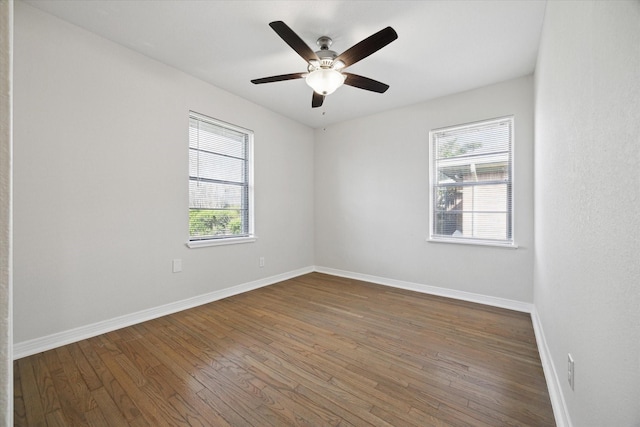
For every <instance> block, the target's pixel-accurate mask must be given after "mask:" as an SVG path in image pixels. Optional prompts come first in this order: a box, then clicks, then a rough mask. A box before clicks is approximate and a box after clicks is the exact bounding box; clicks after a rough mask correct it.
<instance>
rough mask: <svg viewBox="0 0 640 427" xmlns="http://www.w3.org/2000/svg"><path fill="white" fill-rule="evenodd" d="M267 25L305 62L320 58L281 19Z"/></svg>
mask: <svg viewBox="0 0 640 427" xmlns="http://www.w3.org/2000/svg"><path fill="white" fill-rule="evenodd" d="M269 26H270V27H271V28H273V31H275V32H276V33H278V35H279V36H280V38H282V40H284V41H285V43H287V44H288V45H289V46H291V48H292V49H293V50H295V51H296V52H297V53H298V55H300V56H301V57H302V59H304V60H305V61H307V62H309V61H311V60H316V61H319V60H320V58H318V55H316V53H315V52H314V51H313V50H312V49H311V48H310V47H309V46H307V44H306V43H305V42H304V41H303V40H302V39H301V38H300V37H299V36H298V35H297V34H296V33H294V32H293V30H292V29H291V28H289V26H288V25H287V24H285V23H284V22H282V21H273V22H270V23H269Z"/></svg>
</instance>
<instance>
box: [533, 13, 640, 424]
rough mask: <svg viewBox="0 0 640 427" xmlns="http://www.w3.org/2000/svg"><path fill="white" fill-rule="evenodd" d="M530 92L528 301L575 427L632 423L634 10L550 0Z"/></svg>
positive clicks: (637, 382)
mask: <svg viewBox="0 0 640 427" xmlns="http://www.w3.org/2000/svg"><path fill="white" fill-rule="evenodd" d="M535 94H536V96H535V98H536V104H535V105H536V107H535V113H536V124H535V132H536V143H535V176H536V189H535V198H536V206H535V230H536V234H535V247H536V249H535V267H534V273H535V275H534V277H535V278H534V303H535V306H536V308H537V311H538V314H539V317H540V320H541V323H542V326H543V329H544V334H545V336H546V344H547V346H548V348H549V353H550V356H551V359H552V362H553V365H554V367H555V370H556V373H557V378H558V382H559V384H560V390H561V394H562V395H563V396H564V400H565V402H566V406H567V408H568V410H569V411H568V412H569V417H570V419H571V422H572V424H573V425H574V426H579V427H587V426H594V427H596V426H617V427H631V426H638V425H640V227H639V225H640V224H639V220H638V214H639V212H640V2H638V1H626V2H557V1H550V2H549V3H548V4H547V11H546V17H545V24H544V30H543V35H542V41H541V47H540V52H539V56H538V64H537V70H536V92H535ZM567 353H571V354H572V355H573V357H574V360H575V372H576V374H575V391H572V390H571V389H570V387H569V386H568V382H567V379H566V361H567Z"/></svg>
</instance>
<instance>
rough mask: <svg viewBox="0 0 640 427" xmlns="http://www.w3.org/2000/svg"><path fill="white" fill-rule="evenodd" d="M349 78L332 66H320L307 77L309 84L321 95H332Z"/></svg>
mask: <svg viewBox="0 0 640 427" xmlns="http://www.w3.org/2000/svg"><path fill="white" fill-rule="evenodd" d="M346 78H347V76H345V75H344V74H342V73H341V72H340V71H337V70H333V69H331V68H319V69H317V70H315V71H312V72H310V73H309V74H307V76H306V77H305V81H306V82H307V84H308V85H309V86H310V87H311V88H312V89H313V90H314V91H315V92H316V93H318V94H320V95H325V96H326V95H330V94H332V93H333V92H335V91H336V89H338V88H339V87H340V86H342V84H343V83H344V80H345V79H346Z"/></svg>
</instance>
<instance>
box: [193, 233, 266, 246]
mask: <svg viewBox="0 0 640 427" xmlns="http://www.w3.org/2000/svg"><path fill="white" fill-rule="evenodd" d="M256 240H258V237H257V236H244V237H227V238H222V239H203V240H190V241H188V242H187V247H189V248H191V249H196V248H206V247H209V246H224V245H235V244H239V243H252V242H255V241H256Z"/></svg>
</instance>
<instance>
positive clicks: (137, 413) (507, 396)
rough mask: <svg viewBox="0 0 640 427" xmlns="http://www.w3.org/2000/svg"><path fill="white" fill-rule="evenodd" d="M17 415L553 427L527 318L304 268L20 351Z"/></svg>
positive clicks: (117, 420) (45, 421) (42, 421)
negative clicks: (182, 307) (40, 349)
mask: <svg viewBox="0 0 640 427" xmlns="http://www.w3.org/2000/svg"><path fill="white" fill-rule="evenodd" d="M14 382H15V384H14V401H15V402H14V408H15V420H16V425H20V426H57V425H61V426H62V425H96V426H132V427H137V426H154V427H155V426H179V425H185V426H187V425H189V426H222V427H228V426H243V427H244V426H255V427H270V426H288V425H302V426H342V427H352V426H376V427H378V426H382V427H385V426H386V427H390V426H408V427H418V426H420V427H423V426H436V427H462V426H472V427H482V426H502V425H506V426H523V427H526V426H531V427H534V426H535V427H546V426H554V425H555V422H554V419H553V411H552V410H551V405H550V401H549V395H548V391H547V388H546V383H545V378H544V374H543V371H542V365H541V362H540V358H539V355H538V351H537V346H536V342H535V334H534V333H533V327H532V324H531V318H530V317H529V315H527V314H525V313H518V312H514V311H510V310H504V309H500V308H495V307H488V306H483V305H478V304H474V303H470V302H466V301H456V300H451V299H447V298H444V297H438V296H432V295H425V294H419V293H415V292H412V291H408V290H402V289H393V288H389V287H385V286H381V285H376V284H371V283H366V282H361V281H358V280H352V279H346V278H340V277H334V276H329V275H326V274H320V273H311V274H306V275H303V276H300V277H296V278H293V279H290V280H286V281H283V282H281V283H278V284H274V285H271V286H268V287H264V288H260V289H257V290H254V291H251V292H246V293H243V294H239V295H235V296H233V297H229V298H225V299H223V300H219V301H216V302H213V303H210V304H205V305H202V306H199V307H195V308H193V309H190V310H186V311H183V312H179V313H175V314H172V315H169V316H164V317H160V318H157V319H153V320H150V321H148V322H144V323H141V324H138V325H134V326H131V327H127V328H123V329H120V330H117V331H112V332H109V333H106V334H103V335H99V336H96V337H93V338H89V339H86V340H82V341H79V342H77V343H73V344H70V345H67V346H63V347H60V348H57V349H55V350H51V351H48V352H44V353H40V354H37V355H34V356H30V357H26V358H23V359H20V360H18V361H16V362H15V363H14Z"/></svg>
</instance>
